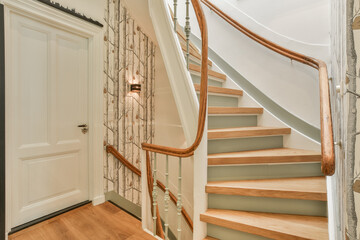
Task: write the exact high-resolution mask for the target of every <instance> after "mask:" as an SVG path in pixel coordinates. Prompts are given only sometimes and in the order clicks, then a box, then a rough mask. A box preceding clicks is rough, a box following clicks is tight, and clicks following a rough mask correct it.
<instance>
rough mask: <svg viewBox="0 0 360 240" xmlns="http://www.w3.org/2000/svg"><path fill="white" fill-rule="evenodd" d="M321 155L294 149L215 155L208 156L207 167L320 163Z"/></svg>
mask: <svg viewBox="0 0 360 240" xmlns="http://www.w3.org/2000/svg"><path fill="white" fill-rule="evenodd" d="M320 161H321V153H319V152H316V151H311V150H303V149H294V148H273V149H262V150H255V151H242V152H230V153H215V154H209V155H208V165H210V166H212V165H227V164H260V163H297V162H320Z"/></svg>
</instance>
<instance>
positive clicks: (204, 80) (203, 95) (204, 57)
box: [142, 0, 208, 157]
mask: <svg viewBox="0 0 360 240" xmlns="http://www.w3.org/2000/svg"><path fill="white" fill-rule="evenodd" d="M191 2H192V5H193V8H194V11H195V13H196V18H197V21H198V24H199V28H200V31H201V38H202V44H201V45H202V53H201V83H200V100H199V106H200V107H199V118H198V127H197V133H196V138H195V140H194V142H193V144H192V145H191V146H190V147H188V148H185V149H181V148H174V147H166V146H160V145H155V144H150V143H143V144H142V148H143V149H144V150H146V151H150V152H156V153H161V154H166V155H170V156H175V157H189V156H192V155H194V151H195V150H196V148H197V147H198V146H199V144H200V142H201V139H202V136H203V134H204V128H205V120H206V111H207V85H208V64H207V62H208V33H207V25H206V19H205V15H204V12H203V10H202V8H201V4H200V1H199V0H191Z"/></svg>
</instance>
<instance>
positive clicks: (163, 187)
mask: <svg viewBox="0 0 360 240" xmlns="http://www.w3.org/2000/svg"><path fill="white" fill-rule="evenodd" d="M104 145H105V149H106V152H107V153H110V154H112V155H113V156H114V157H115V158H116V159H117V160H119V161H120V162H121V163H122V164H124V166H126V167H127V168H128V169H129V170H130V171H132V172H133V173H134V174H136V175H137V176H139V177H141V171H140V170H139V169H138V168H137V167H135V166H134V165H133V164H132V163H131V162H129V161H128V160H127V159H126V158H125V157H124V156H123V155H122V154H121V153H119V152H118V150H116V148H114V146H112V145H109V144H106V143H105V144H104ZM150 172H151V171H150ZM157 186H158V187H159V189H161V190H162V191H163V192H165V194H166V195H168V196H169V199H170V200H171V201H172V202H173V203H174V204H176V203H177V201H178V200H177V198H176V197H175V195H174V194H173V193H172V192H171V191H170V190H169V188H166V186H168V182H166V185H164V184H163V183H162V182H160V181H159V180H157ZM151 189H152V188H151ZM166 192H168V193H166ZM181 214H182V216H183V217H184V219H185V221H186V223H187V224H188V226H189V227H190V229H191V231H193V222H192V220H191V218H190V216H189V214H188V212H187V211H186V210H185V208H182V209H181ZM159 219H160V217H159ZM165 227H166V226H165Z"/></svg>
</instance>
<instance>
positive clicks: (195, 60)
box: [184, 53, 211, 69]
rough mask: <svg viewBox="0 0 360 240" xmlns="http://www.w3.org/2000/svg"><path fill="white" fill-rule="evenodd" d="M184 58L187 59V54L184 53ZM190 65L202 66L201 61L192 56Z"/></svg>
mask: <svg viewBox="0 0 360 240" xmlns="http://www.w3.org/2000/svg"><path fill="white" fill-rule="evenodd" d="M184 57H185V59H186V54H185V53H184ZM189 63H190V64H195V65H201V62H200V60H199V59H197V58H196V57H194V56H192V55H190V57H189ZM208 69H211V67H210V66H208Z"/></svg>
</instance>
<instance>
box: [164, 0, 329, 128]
mask: <svg viewBox="0 0 360 240" xmlns="http://www.w3.org/2000/svg"><path fill="white" fill-rule="evenodd" d="M327 1H328V0H326V4H327ZM170 2H172V1H170V0H169V3H170ZM184 2H185V1H184V0H179V5H178V6H179V8H178V13H179V14H178V18H179V23H180V24H181V25H183V24H184V19H185V8H184V6H185V4H184ZM211 2H212V3H214V4H215V5H216V6H219V7H220V8H221V9H222V10H223V11H224V12H226V13H228V14H229V15H230V16H231V17H233V18H234V19H235V20H237V21H238V22H240V23H241V24H243V25H244V26H245V27H248V28H249V29H250V30H252V31H254V32H255V33H257V34H260V35H261V36H264V37H265V38H267V39H269V40H271V41H273V42H276V43H278V44H280V45H281V46H284V47H287V48H289V49H291V50H294V51H298V52H301V53H304V54H306V55H309V56H312V57H317V58H320V59H323V60H324V61H326V62H330V60H329V59H330V53H329V45H328V44H327V43H328V42H329V34H328V28H327V30H324V31H322V33H321V31H320V30H319V28H322V27H321V26H324V25H328V24H329V18H328V17H327V14H330V9H329V11H325V10H324V8H325V7H324V6H326V4H324V6H322V7H319V8H317V9H318V10H316V8H314V9H312V8H313V6H314V3H311V2H310V1H305V2H304V4H302V5H299V6H298V8H296V9H293V11H294V12H297V13H301V12H302V11H303V14H304V16H305V15H306V14H307V19H310V20H311V21H314V22H315V21H318V22H322V23H324V24H313V25H312V26H308V25H306V24H305V23H304V25H299V24H295V25H294V22H291V21H285V18H284V14H283V17H281V15H279V11H280V10H279V9H286V7H284V6H282V5H287V6H288V7H287V8H290V6H292V5H290V3H287V1H285V2H284V1H281V2H280V1H271V4H270V2H269V3H268V4H267V6H264V7H260V6H261V4H259V5H258V6H259V7H257V10H256V9H253V8H251V6H253V7H254V8H255V7H256V6H257V5H254V4H251V3H250V2H249V1H236V0H226V1H224V0H211ZM262 2H264V1H262ZM292 2H294V1H292ZM296 2H298V1H296ZM321 2H322V1H321ZM236 4H237V6H242V4H244V6H247V8H245V7H244V8H243V7H242V8H243V9H241V11H240V10H239V9H236V8H234V5H236ZM288 4H289V5H288ZM306 4H308V5H306ZM260 8H261V9H266V16H265V15H263V17H262V21H266V22H267V23H269V24H268V26H266V25H263V24H261V23H260V22H259V21H260V20H258V21H256V20H255V17H256V16H259V15H261V10H259V9H260ZM203 9H204V12H205V15H206V19H207V22H208V28H209V46H210V48H211V49H212V50H214V51H215V52H216V53H217V54H218V55H219V56H220V57H222V58H223V59H224V60H225V61H226V62H227V63H228V64H229V65H231V66H232V67H233V68H234V69H235V70H236V71H238V72H239V73H240V74H241V75H242V76H243V77H245V78H246V79H247V80H248V81H249V82H251V83H252V84H253V85H254V86H255V87H256V88H258V89H259V90H260V91H261V92H263V93H264V94H265V95H266V96H268V97H269V98H271V99H272V100H273V101H274V102H275V103H276V104H278V105H280V106H281V107H283V108H284V109H286V110H287V111H288V112H290V113H291V114H293V115H295V116H297V117H298V118H300V119H303V120H304V121H306V122H307V123H309V124H310V125H312V126H314V127H316V128H319V125H320V117H319V112H320V111H319V110H320V103H319V87H318V83H319V82H318V81H319V79H318V72H317V71H316V70H314V69H312V68H310V67H308V66H305V65H302V64H299V63H297V62H292V61H291V60H289V59H287V58H285V57H282V56H280V55H279V54H277V53H274V52H272V51H270V50H268V49H266V48H265V47H263V46H261V45H259V44H257V43H256V42H254V41H253V40H250V39H249V38H247V37H246V36H244V35H243V34H242V33H240V32H239V31H237V30H236V29H234V28H233V27H232V26H231V25H229V24H228V23H227V22H225V21H224V20H223V19H222V18H220V17H219V16H218V15H217V14H215V13H213V12H212V11H210V10H209V9H208V8H207V7H206V6H204V5H203ZM244 9H247V11H248V14H250V13H252V12H251V11H253V12H256V16H249V15H247V14H245V13H244V12H243V10H244ZM249 9H251V11H250V10H249ZM303 9H311V10H312V11H309V12H307V13H306V14H305V12H304V10H303ZM325 9H327V8H325ZM264 11H265V10H264ZM317 11H325V12H322V14H316V13H317ZM310 12H311V14H310ZM293 15H294V14H293ZM258 18H259V17H258ZM294 18H295V17H294ZM296 18H297V17H296ZM270 19H273V20H274V21H273V25H276V27H277V28H278V29H277V32H276V31H275V30H274V29H270V28H269V26H271V24H270V23H271V22H272V21H271V20H270ZM280 19H283V20H282V24H281V25H280V24H274V23H276V22H279V21H280ZM191 26H192V33H193V34H195V35H196V36H197V37H199V36H200V34H199V30H198V29H197V28H196V27H195V26H196V18H195V15H194V13H193V12H191ZM305 26H306V27H305ZM280 28H281V29H280ZM279 29H280V30H281V31H280V30H279ZM287 29H292V32H296V33H298V34H299V35H301V36H302V35H312V34H313V33H314V32H317V33H318V34H317V37H316V36H315V35H313V40H312V41H313V42H312V43H306V42H303V41H305V39H294V38H292V37H294V35H293V36H285V35H282V34H279V32H281V33H284V32H286V31H287ZM321 30H323V29H321ZM234 80H235V79H234ZM235 81H236V80H235ZM240 87H241V86H240ZM253 97H254V98H255V99H256V96H253Z"/></svg>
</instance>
